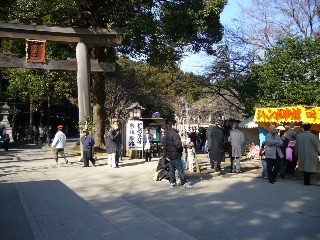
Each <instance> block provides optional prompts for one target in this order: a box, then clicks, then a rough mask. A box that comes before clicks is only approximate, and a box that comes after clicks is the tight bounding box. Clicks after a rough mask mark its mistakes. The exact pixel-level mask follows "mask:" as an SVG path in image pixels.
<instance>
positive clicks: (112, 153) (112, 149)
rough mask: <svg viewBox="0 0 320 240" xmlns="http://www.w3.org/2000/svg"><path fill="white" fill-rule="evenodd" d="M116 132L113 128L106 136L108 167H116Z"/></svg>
mask: <svg viewBox="0 0 320 240" xmlns="http://www.w3.org/2000/svg"><path fill="white" fill-rule="evenodd" d="M115 135H116V131H115V129H114V128H113V127H110V128H109V131H107V132H106V133H105V135H104V142H105V145H106V153H108V167H110V168H111V167H114V168H115V167H116V152H117V144H116V142H115Z"/></svg>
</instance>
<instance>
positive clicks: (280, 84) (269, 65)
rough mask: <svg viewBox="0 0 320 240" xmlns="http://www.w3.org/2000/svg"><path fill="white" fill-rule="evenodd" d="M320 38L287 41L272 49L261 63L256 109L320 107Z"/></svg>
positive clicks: (255, 70) (256, 68) (256, 66)
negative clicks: (301, 105)
mask: <svg viewBox="0 0 320 240" xmlns="http://www.w3.org/2000/svg"><path fill="white" fill-rule="evenodd" d="M319 56H320V39H304V40H302V39H299V38H287V39H283V40H281V41H279V43H278V45H277V46H276V47H275V48H273V49H269V50H268V52H267V54H266V58H265V59H262V63H261V64H254V65H253V74H254V75H255V76H256V77H257V78H258V80H259V82H258V90H259V91H258V99H259V100H258V102H257V103H256V107H261V106H263V107H276V106H292V105H300V104H307V105H318V104H319V103H320V99H319V94H320V88H319V87H320V85H319V70H320V67H319V64H320V58H319Z"/></svg>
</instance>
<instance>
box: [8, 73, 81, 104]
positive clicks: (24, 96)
mask: <svg viewBox="0 0 320 240" xmlns="http://www.w3.org/2000/svg"><path fill="white" fill-rule="evenodd" d="M8 72H9V74H10V80H9V87H8V90H7V92H6V94H7V97H8V98H9V99H12V100H21V101H24V102H28V101H29V99H30V97H31V96H32V97H33V98H34V100H36V101H40V102H41V101H42V100H46V99H47V97H48V96H50V97H51V99H52V100H56V101H59V100H61V99H65V98H66V97H67V98H69V100H70V99H73V98H75V96H76V81H75V79H76V76H75V73H74V72H70V71H53V70H50V71H48V70H43V69H10V70H9V71H8Z"/></svg>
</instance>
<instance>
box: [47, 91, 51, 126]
mask: <svg viewBox="0 0 320 240" xmlns="http://www.w3.org/2000/svg"><path fill="white" fill-rule="evenodd" d="M49 126H51V97H50V96H48V115H47V127H49Z"/></svg>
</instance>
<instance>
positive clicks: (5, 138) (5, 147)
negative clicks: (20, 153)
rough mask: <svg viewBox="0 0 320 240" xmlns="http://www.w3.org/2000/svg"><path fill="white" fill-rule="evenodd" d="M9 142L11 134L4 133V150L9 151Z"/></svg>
mask: <svg viewBox="0 0 320 240" xmlns="http://www.w3.org/2000/svg"><path fill="white" fill-rule="evenodd" d="M9 143H10V137H9V134H7V133H6V134H4V138H3V141H2V146H3V150H5V151H8V150H9Z"/></svg>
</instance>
